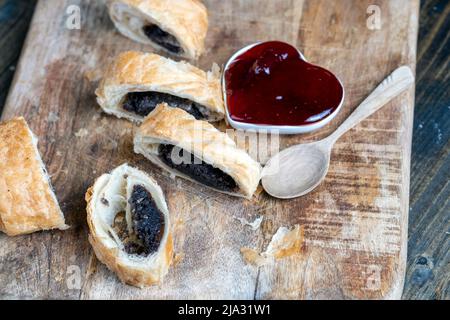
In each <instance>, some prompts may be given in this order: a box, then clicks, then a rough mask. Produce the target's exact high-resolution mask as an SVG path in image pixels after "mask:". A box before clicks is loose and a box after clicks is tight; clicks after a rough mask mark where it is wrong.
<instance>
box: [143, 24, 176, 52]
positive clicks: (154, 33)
mask: <svg viewBox="0 0 450 320" xmlns="http://www.w3.org/2000/svg"><path fill="white" fill-rule="evenodd" d="M142 30H143V31H144V33H145V35H146V36H147V37H148V38H149V39H150V40H152V41H153V42H154V43H157V44H158V45H160V46H161V47H163V48H165V49H167V50H168V51H170V52H172V53H174V54H181V53H183V49H182V48H181V46H180V43H179V42H178V40H177V39H176V38H175V37H174V36H173V35H171V34H170V33H168V32H166V31H164V30H162V29H161V28H160V27H158V26H157V25H155V24H150V25H147V26H145V27H143V28H142Z"/></svg>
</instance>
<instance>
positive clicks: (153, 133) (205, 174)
mask: <svg viewBox="0 0 450 320" xmlns="http://www.w3.org/2000/svg"><path fill="white" fill-rule="evenodd" d="M134 151H135V152H136V153H140V154H142V155H144V156H145V157H146V158H148V159H149V160H150V161H152V162H154V163H155V164H157V165H158V166H160V167H162V168H164V169H166V170H168V171H170V172H172V173H173V174H175V175H178V176H180V177H183V178H185V179H188V180H191V181H194V182H198V183H201V184H203V185H205V186H208V187H210V188H212V189H214V190H216V191H220V192H224V193H227V194H230V195H234V196H241V197H245V198H251V197H252V195H253V193H254V192H255V191H256V188H257V187H258V184H259V180H260V177H261V166H260V164H259V163H258V162H256V161H255V160H253V159H252V158H251V157H250V156H249V155H248V154H247V153H246V152H245V151H244V150H241V149H238V148H237V146H236V144H235V143H234V141H233V140H232V139H231V138H230V137H228V136H227V135H226V134H225V133H223V132H220V131H218V130H217V129H216V128H215V127H214V126H212V125H211V124H209V123H207V122H205V121H200V120H196V119H195V118H194V117H193V116H192V115H190V114H188V113H187V112H186V111H184V110H181V109H176V108H172V107H169V106H168V105H167V104H160V105H158V106H157V107H156V109H155V110H154V111H153V112H152V113H151V114H150V115H149V116H148V117H147V118H146V119H145V121H144V122H143V123H142V125H141V126H140V127H139V128H138V130H137V132H136V135H135V138H134Z"/></svg>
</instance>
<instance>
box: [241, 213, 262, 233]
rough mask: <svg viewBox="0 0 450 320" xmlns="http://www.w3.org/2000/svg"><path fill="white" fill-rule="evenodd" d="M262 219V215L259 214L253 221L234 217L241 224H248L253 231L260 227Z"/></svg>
mask: <svg viewBox="0 0 450 320" xmlns="http://www.w3.org/2000/svg"><path fill="white" fill-rule="evenodd" d="M263 219H264V217H263V216H259V217H258V218H256V219H255V220H254V221H253V222H250V221H248V220H247V219H245V218H236V220H238V221H239V222H240V223H241V224H242V225H243V226H249V227H250V228H251V229H252V230H253V231H256V230H258V229H259V228H260V227H261V223H262V221H263Z"/></svg>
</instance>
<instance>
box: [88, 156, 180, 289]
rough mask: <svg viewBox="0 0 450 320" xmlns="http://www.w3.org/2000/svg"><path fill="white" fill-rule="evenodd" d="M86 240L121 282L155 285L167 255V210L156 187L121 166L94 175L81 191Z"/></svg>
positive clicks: (169, 255)
mask: <svg viewBox="0 0 450 320" xmlns="http://www.w3.org/2000/svg"><path fill="white" fill-rule="evenodd" d="M86 202H87V221H88V225H89V230H90V234H89V242H90V243H91V245H92V247H93V248H94V251H95V254H96V255H97V258H98V259H99V260H100V261H101V262H103V263H104V264H106V265H107V266H108V268H109V269H111V270H112V271H114V272H115V273H116V274H117V275H118V276H119V278H120V279H121V280H122V281H123V282H124V283H127V284H130V285H133V286H136V287H140V288H142V287H145V286H150V285H153V284H159V283H160V282H161V281H162V280H163V278H164V276H165V275H166V274H167V272H168V270H169V266H170V264H171V261H172V255H173V242H172V235H171V230H170V219H169V210H168V208H167V204H166V201H165V199H164V195H163V192H162V190H161V188H160V187H159V186H158V184H157V183H156V182H155V181H154V180H153V179H152V178H150V177H149V176H148V175H146V174H145V173H143V172H142V171H140V170H138V169H135V168H133V167H130V166H128V165H127V164H124V165H121V166H120V167H117V168H116V169H114V170H113V171H112V172H111V173H109V174H104V175H102V176H101V177H99V178H98V179H97V180H96V181H95V184H94V185H93V186H92V187H91V188H90V189H89V190H88V191H87V193H86Z"/></svg>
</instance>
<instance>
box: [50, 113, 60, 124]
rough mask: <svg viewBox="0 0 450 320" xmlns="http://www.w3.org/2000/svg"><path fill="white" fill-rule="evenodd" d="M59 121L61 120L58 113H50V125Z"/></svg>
mask: <svg viewBox="0 0 450 320" xmlns="http://www.w3.org/2000/svg"><path fill="white" fill-rule="evenodd" d="M58 120H59V116H58V114H57V113H55V112H50V113H49V114H48V117H47V121H48V122H50V123H55V122H58Z"/></svg>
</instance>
